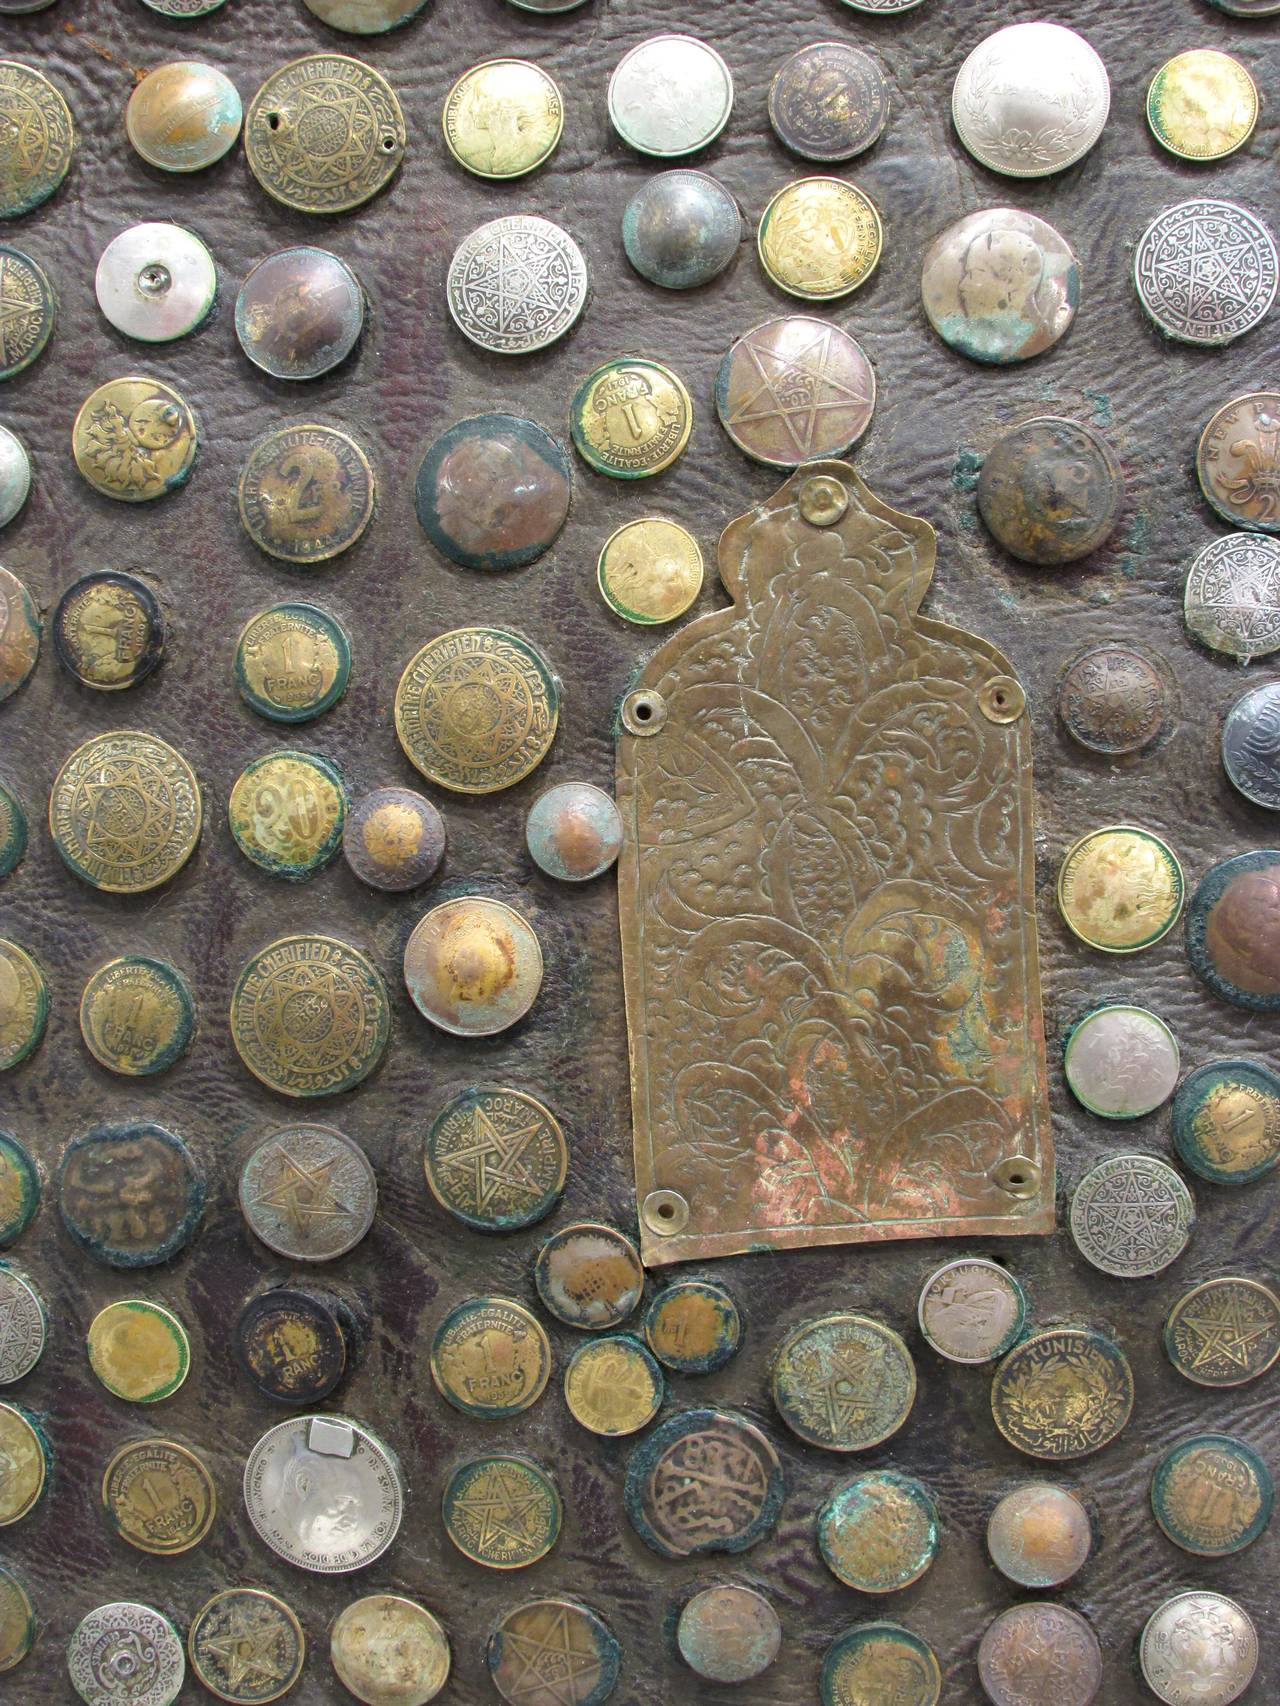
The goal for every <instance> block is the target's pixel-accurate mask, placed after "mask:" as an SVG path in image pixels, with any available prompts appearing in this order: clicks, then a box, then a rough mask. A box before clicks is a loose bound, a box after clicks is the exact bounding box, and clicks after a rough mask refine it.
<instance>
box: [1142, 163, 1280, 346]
mask: <svg viewBox="0 0 1280 1706" xmlns="http://www.w3.org/2000/svg"><path fill="white" fill-rule="evenodd" d="M1278 272H1280V264H1278V263H1277V258H1276V245H1275V239H1274V238H1273V237H1272V235H1271V232H1270V231H1269V230H1268V229H1267V227H1266V226H1265V225H1264V224H1263V223H1262V221H1261V220H1260V219H1259V218H1258V217H1257V215H1256V214H1254V213H1251V212H1250V211H1249V210H1248V208H1244V207H1238V206H1237V205H1236V203H1235V202H1233V201H1218V200H1214V199H1212V198H1211V197H1207V196H1206V197H1202V198H1197V199H1196V200H1193V201H1181V202H1179V203H1178V204H1177V206H1176V207H1169V208H1166V209H1165V211H1164V212H1163V213H1162V214H1160V215H1159V217H1158V218H1156V219H1154V220H1152V222H1151V224H1150V225H1148V227H1147V229H1146V230H1145V231H1144V232H1143V233H1142V236H1141V237H1140V238H1139V239H1138V245H1137V248H1136V249H1135V250H1134V255H1133V282H1134V285H1135V287H1136V289H1137V292H1138V300H1139V302H1141V304H1142V306H1143V307H1144V308H1145V309H1146V311H1147V313H1148V314H1149V315H1150V317H1151V319H1152V320H1153V321H1154V322H1155V324H1156V325H1157V326H1158V327H1159V329H1160V330H1161V331H1162V332H1163V333H1164V334H1165V336H1166V337H1170V338H1177V339H1178V340H1179V341H1180V342H1182V343H1188V344H1225V343H1230V342H1231V340H1232V339H1233V338H1238V337H1241V336H1242V335H1243V334H1244V333H1245V332H1248V331H1251V330H1252V329H1253V327H1254V326H1256V325H1258V324H1259V323H1260V322H1261V321H1262V320H1264V319H1265V318H1266V316H1267V314H1268V313H1269V312H1270V310H1271V304H1272V303H1273V302H1274V301H1275V297H1276V283H1277V274H1278Z"/></svg>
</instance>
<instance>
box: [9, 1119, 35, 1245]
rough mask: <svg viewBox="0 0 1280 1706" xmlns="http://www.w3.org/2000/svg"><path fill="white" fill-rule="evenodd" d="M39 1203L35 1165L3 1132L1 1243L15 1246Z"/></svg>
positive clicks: (16, 1141) (13, 1139) (12, 1137)
mask: <svg viewBox="0 0 1280 1706" xmlns="http://www.w3.org/2000/svg"><path fill="white" fill-rule="evenodd" d="M39 1204H40V1175H39V1173H37V1171H36V1164H35V1162H34V1161H33V1160H32V1159H31V1157H30V1156H29V1155H28V1154H27V1152H26V1150H25V1149H24V1148H23V1147H22V1145H21V1144H20V1143H19V1142H18V1140H17V1138H16V1137H14V1136H12V1135H11V1134H10V1133H9V1132H7V1131H0V1244H12V1242H13V1240H14V1239H15V1238H17V1237H18V1236H19V1235H20V1234H21V1233H23V1232H25V1231H26V1229H27V1227H28V1226H29V1225H30V1224H31V1217H32V1216H33V1215H34V1214H35V1212H36V1209H37V1208H38V1207H39Z"/></svg>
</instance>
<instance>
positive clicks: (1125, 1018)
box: [1063, 1003, 1180, 1120]
mask: <svg viewBox="0 0 1280 1706" xmlns="http://www.w3.org/2000/svg"><path fill="white" fill-rule="evenodd" d="M1179 1060H1180V1055H1179V1051H1178V1043H1177V1039H1176V1038H1175V1037H1174V1034H1173V1032H1172V1031H1171V1030H1170V1029H1169V1027H1168V1025H1166V1024H1165V1022H1164V1020H1163V1019H1161V1018H1159V1017H1157V1015H1156V1014H1155V1013H1151V1012H1148V1011H1147V1009H1146V1008H1145V1007H1130V1006H1126V1005H1122V1004H1119V1003H1117V1004H1113V1005H1111V1006H1107V1007H1095V1008H1094V1010H1093V1011H1092V1012H1091V1013H1086V1014H1085V1016H1084V1017H1083V1018H1082V1019H1080V1020H1079V1021H1078V1022H1077V1023H1076V1024H1075V1025H1074V1026H1073V1028H1072V1030H1071V1032H1070V1034H1069V1035H1068V1037H1067V1046H1066V1050H1065V1052H1064V1054H1063V1073H1064V1075H1065V1077H1066V1080H1067V1084H1068V1086H1069V1088H1070V1090H1071V1093H1072V1095H1073V1096H1074V1097H1075V1098H1076V1100H1077V1101H1078V1102H1079V1103H1080V1104H1081V1105H1082V1106H1083V1107H1086V1108H1088V1110H1089V1112H1090V1113H1091V1114H1097V1115H1099V1117H1100V1118H1102V1119H1107V1120H1134V1119H1140V1118H1141V1117H1142V1115H1143V1114H1150V1113H1154V1112H1155V1110H1156V1109H1157V1108H1158V1107H1160V1106H1162V1104H1163V1103H1165V1102H1167V1101H1168V1100H1169V1098H1170V1096H1172V1095H1173V1091H1174V1086H1175V1085H1176V1084H1177V1082H1178V1064H1179Z"/></svg>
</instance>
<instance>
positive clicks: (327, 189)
mask: <svg viewBox="0 0 1280 1706" xmlns="http://www.w3.org/2000/svg"><path fill="white" fill-rule="evenodd" d="M405 142H406V137H405V126H404V114H403V112H401V110H400V102H399V101H398V100H397V99H396V96H395V92H394V90H393V89H392V87H391V85H390V84H389V83H388V82H387V80H386V79H385V78H384V77H381V76H379V74H378V73H377V72H376V71H374V70H373V69H372V67H371V66H368V65H364V64H362V63H361V61H360V60H358V59H348V58H347V57H346V56H345V55H343V54H338V53H309V54H307V55H306V56H305V57H304V58H302V59H295V60H294V61H293V62H292V63H291V64H289V65H285V66H283V67H282V68H281V69H280V70H279V71H276V72H273V73H272V75H271V76H270V77H268V78H267V80H266V82H265V83H264V84H263V85H262V87H261V88H260V89H259V90H258V92H257V94H256V95H255V96H254V97H253V100H252V101H251V102H250V105H249V111H248V113H247V114H246V116H245V123H244V152H245V159H246V160H247V161H248V163H249V170H250V171H251V172H252V173H253V175H254V177H255V178H256V179H257V180H258V182H259V183H260V184H261V185H262V187H263V189H264V190H266V192H267V194H268V195H269V196H271V197H273V198H274V199H275V200H276V201H279V202H283V203H284V205H285V206H286V207H292V208H296V209H297V210H298V212H300V213H345V212H346V211H347V209H349V208H352V207H359V206H361V204H362V203H364V202H366V201H368V200H370V199H371V197H373V196H375V195H377V194H378V192H379V190H382V189H385V188H386V186H387V185H388V184H389V183H390V182H391V180H392V178H393V177H394V176H395V174H396V172H397V171H398V169H399V166H400V162H401V160H402V159H403V158H404V151H405Z"/></svg>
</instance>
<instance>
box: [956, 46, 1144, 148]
mask: <svg viewBox="0 0 1280 1706" xmlns="http://www.w3.org/2000/svg"><path fill="white" fill-rule="evenodd" d="M1110 110H1111V84H1110V81H1109V79H1108V77H1107V68H1106V66H1105V65H1104V64H1103V63H1102V60H1101V59H1100V58H1099V57H1098V55H1097V54H1096V53H1095V52H1094V50H1093V48H1092V47H1091V46H1090V45H1089V43H1088V42H1087V41H1086V40H1085V39H1084V37H1083V36H1080V35H1077V34H1076V32H1075V31H1074V30H1068V29H1064V28H1063V27H1062V25H1061V24H1046V23H1027V24H1009V25H1007V26H1006V27H1005V28H1004V29H1000V30H996V31H995V33H994V34H993V35H989V36H986V37H984V39H983V40H982V41H980V42H979V43H978V45H977V47H975V48H974V49H973V51H972V52H971V53H970V54H969V57H968V58H967V59H966V60H965V62H964V64H963V65H962V66H961V67H960V70H959V72H958V74H957V76H956V81H955V87H954V89H953V91H952V95H951V116H952V120H953V122H954V124H955V127H956V133H957V135H958V136H959V138H960V140H961V142H963V143H964V145H965V147H966V148H967V149H968V150H969V152H970V154H972V155H973V157H974V159H975V160H978V161H980V162H981V163H982V165H984V166H987V167H989V168H990V169H991V170H992V171H993V172H1002V173H1004V175H1005V176H1006V177H1010V178H1043V177H1047V176H1048V175H1049V174H1050V173H1052V172H1061V171H1064V170H1065V169H1066V167H1068V166H1073V165H1074V164H1075V162H1076V161H1077V160H1080V159H1083V157H1084V156H1085V155H1086V154H1087V153H1088V152H1089V150H1090V149H1091V148H1092V147H1093V145H1094V143H1095V142H1096V141H1097V140H1098V138H1099V137H1100V136H1101V135H1102V130H1103V126H1104V125H1105V124H1106V122H1107V114H1108V112H1109V111H1110Z"/></svg>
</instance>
